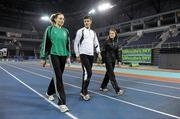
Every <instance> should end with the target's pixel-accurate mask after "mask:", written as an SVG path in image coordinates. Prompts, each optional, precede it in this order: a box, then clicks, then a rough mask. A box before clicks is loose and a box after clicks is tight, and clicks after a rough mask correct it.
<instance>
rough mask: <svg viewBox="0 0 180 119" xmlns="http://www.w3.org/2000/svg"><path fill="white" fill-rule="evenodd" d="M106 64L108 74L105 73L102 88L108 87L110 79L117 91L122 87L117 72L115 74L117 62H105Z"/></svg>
mask: <svg viewBox="0 0 180 119" xmlns="http://www.w3.org/2000/svg"><path fill="white" fill-rule="evenodd" d="M105 65H106V74H105V77H104V80H103V82H102V84H101V88H106V87H107V84H108V82H109V80H110V81H111V84H112V86H113V88H114V89H115V91H116V93H117V92H118V91H119V90H120V88H119V86H118V84H117V81H116V78H115V74H114V67H115V62H105Z"/></svg>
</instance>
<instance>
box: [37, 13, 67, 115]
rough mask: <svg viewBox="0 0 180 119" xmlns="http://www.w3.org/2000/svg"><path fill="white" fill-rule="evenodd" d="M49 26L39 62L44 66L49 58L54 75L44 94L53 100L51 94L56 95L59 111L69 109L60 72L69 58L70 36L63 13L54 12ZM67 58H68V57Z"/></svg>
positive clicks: (61, 72)
mask: <svg viewBox="0 0 180 119" xmlns="http://www.w3.org/2000/svg"><path fill="white" fill-rule="evenodd" d="M50 20H51V23H52V25H51V26H48V27H47V29H46V31H45V33H44V37H43V42H42V44H41V51H40V57H41V59H42V60H41V64H42V65H43V66H45V64H46V59H47V57H48V58H49V60H50V64H51V67H52V69H53V72H54V76H53V78H52V80H51V82H50V84H49V87H48V90H47V93H46V95H47V96H48V99H49V100H51V101H52V100H54V97H53V94H55V93H56V95H57V97H58V100H59V101H58V105H59V109H60V111H61V112H67V111H69V109H68V107H67V106H66V96H65V91H64V85H63V81H62V74H63V72H64V67H65V63H66V60H67V58H70V37H69V32H68V30H67V29H66V28H64V27H62V26H63V24H64V15H63V14H62V13H56V14H53V15H52V16H51V19H50ZM68 60H69V59H68Z"/></svg>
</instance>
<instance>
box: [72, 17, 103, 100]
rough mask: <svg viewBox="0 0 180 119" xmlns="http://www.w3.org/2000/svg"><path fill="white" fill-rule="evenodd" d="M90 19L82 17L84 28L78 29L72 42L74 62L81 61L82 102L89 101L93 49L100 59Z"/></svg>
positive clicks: (98, 47) (97, 42)
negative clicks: (74, 55)
mask: <svg viewBox="0 0 180 119" xmlns="http://www.w3.org/2000/svg"><path fill="white" fill-rule="evenodd" d="M91 24H92V18H91V17H90V16H85V17H84V27H83V28H81V29H79V30H78V31H77V34H76V38H75V42H74V51H75V54H76V60H77V61H81V64H82V69H83V77H82V89H81V93H80V95H81V96H82V98H83V99H84V100H89V99H90V95H89V94H88V85H89V82H90V79H91V76H92V65H93V59H94V49H95V50H96V52H97V54H98V58H100V59H101V54H100V45H99V41H98V39H97V36H96V33H95V31H93V30H92V29H91Z"/></svg>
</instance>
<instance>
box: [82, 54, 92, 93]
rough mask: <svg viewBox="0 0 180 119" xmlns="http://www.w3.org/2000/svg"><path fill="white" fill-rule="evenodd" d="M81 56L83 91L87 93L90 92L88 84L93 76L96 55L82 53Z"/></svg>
mask: <svg viewBox="0 0 180 119" xmlns="http://www.w3.org/2000/svg"><path fill="white" fill-rule="evenodd" d="M80 58H81V64H82V69H83V76H82V89H81V93H83V94H84V95H86V94H88V86H89V82H90V79H91V76H92V65H93V59H94V57H93V56H90V55H85V54H81V55H80Z"/></svg>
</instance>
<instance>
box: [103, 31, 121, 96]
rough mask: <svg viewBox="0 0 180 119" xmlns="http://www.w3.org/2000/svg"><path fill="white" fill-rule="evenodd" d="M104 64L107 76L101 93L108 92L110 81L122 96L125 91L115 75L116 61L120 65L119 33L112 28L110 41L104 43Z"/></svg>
mask: <svg viewBox="0 0 180 119" xmlns="http://www.w3.org/2000/svg"><path fill="white" fill-rule="evenodd" d="M104 50H105V51H104V62H105V66H106V74H105V77H104V80H103V82H102V84H101V87H100V91H104V92H106V91H108V89H107V84H108V82H109V80H110V81H111V84H112V86H113V88H114V89H115V91H116V94H117V95H122V94H123V92H124V90H122V89H121V88H120V87H119V86H118V84H117V81H116V78H115V74H114V67H115V64H116V60H117V62H118V63H119V46H118V39H117V32H116V29H114V28H111V29H110V30H109V36H108V39H107V40H106V41H105V43H104Z"/></svg>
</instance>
